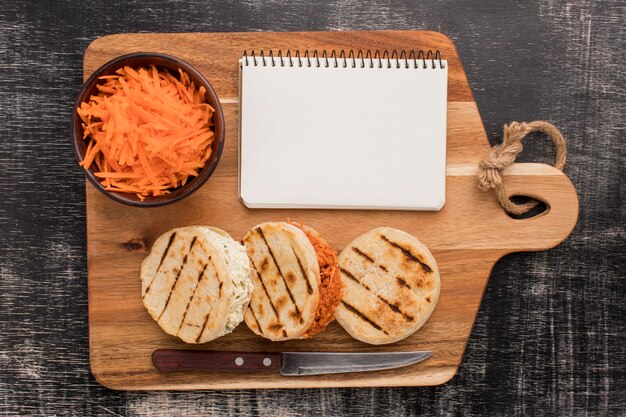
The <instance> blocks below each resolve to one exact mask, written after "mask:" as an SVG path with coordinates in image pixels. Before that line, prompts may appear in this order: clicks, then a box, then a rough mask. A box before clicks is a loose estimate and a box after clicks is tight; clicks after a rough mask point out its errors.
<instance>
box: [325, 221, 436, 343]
mask: <svg viewBox="0 0 626 417" xmlns="http://www.w3.org/2000/svg"><path fill="white" fill-rule="evenodd" d="M339 268H340V272H341V279H342V281H343V282H344V284H345V285H346V290H345V295H344V297H343V299H342V300H341V303H340V304H339V307H338V308H337V311H336V312H335V314H336V318H337V321H338V322H339V324H340V325H341V326H342V327H343V328H344V329H345V330H346V331H347V332H348V333H350V335H351V336H352V337H354V338H355V339H358V340H360V341H362V342H365V343H370V344H374V345H381V344H387V343H393V342H397V341H398V340H402V339H404V338H406V337H408V336H409V335H411V334H412V333H414V332H415V331H416V330H418V329H419V328H420V327H422V325H423V324H424V323H425V322H426V320H428V318H429V317H430V315H431V313H432V312H433V310H434V309H435V305H436V304H437V301H438V299H439V291H440V288H441V282H440V277H439V269H438V268H437V264H436V262H435V259H434V258H433V256H432V255H431V253H430V251H429V250H428V248H426V246H424V245H423V244H422V243H421V242H420V241H419V240H417V239H416V238H415V237H413V236H411V235H410V234H408V233H405V232H403V231H401V230H397V229H392V228H388V227H381V228H377V229H373V230H370V231H369V232H366V233H364V234H362V235H361V236H359V237H357V238H356V239H354V240H353V241H352V242H351V243H350V244H348V245H347V246H346V248H345V249H344V250H343V251H342V252H341V254H340V255H339Z"/></svg>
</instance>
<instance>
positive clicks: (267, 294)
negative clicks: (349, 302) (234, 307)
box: [243, 222, 343, 341]
mask: <svg viewBox="0 0 626 417" xmlns="http://www.w3.org/2000/svg"><path fill="white" fill-rule="evenodd" d="M243 243H244V244H245V246H246V248H247V250H248V256H249V257H250V260H251V263H252V277H253V280H254V283H255V291H254V292H253V294H252V298H251V300H250V304H249V306H248V309H247V310H246V313H245V316H244V317H245V321H246V324H247V325H248V327H250V329H251V330H252V331H253V332H255V333H256V334H258V335H260V336H263V337H265V338H268V339H270V340H274V341H280V340H289V339H299V338H308V337H311V336H313V335H314V334H317V333H319V332H320V331H322V330H323V329H324V328H325V327H326V326H327V325H328V323H329V322H330V321H332V320H333V319H334V310H335V308H336V307H337V304H338V303H339V300H340V299H341V295H342V290H343V284H342V282H341V278H340V277H339V274H338V266H337V258H336V252H335V251H334V250H332V248H330V246H329V245H328V244H327V243H326V241H324V240H323V239H322V238H321V237H320V236H319V234H318V233H317V232H316V231H315V230H313V229H311V228H308V227H303V226H301V225H299V224H297V223H293V224H290V223H284V222H269V223H263V224H260V225H258V226H256V227H254V228H253V229H252V230H250V231H249V232H248V233H247V234H246V236H245V237H244V239H243ZM320 267H321V269H320ZM320 271H321V273H320Z"/></svg>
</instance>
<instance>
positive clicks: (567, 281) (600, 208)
mask: <svg viewBox="0 0 626 417" xmlns="http://www.w3.org/2000/svg"><path fill="white" fill-rule="evenodd" d="M77 4H78V3H77V2H71V1H68V0H61V1H56V2H49V1H23V2H10V1H2V2H1V4H0V6H1V9H0V10H2V12H1V13H0V22H1V24H0V39H1V41H0V57H1V59H0V68H1V70H0V109H2V111H0V118H1V120H2V122H1V123H0V137H1V138H2V145H3V146H2V147H0V186H1V188H2V190H3V191H4V192H5V195H4V197H3V198H2V199H1V200H0V232H1V235H2V240H1V241H0V248H1V250H0V253H2V258H1V259H0V278H1V279H0V306H2V310H0V369H1V370H2V371H1V372H0V415H11V416H13V415H150V416H169V415H172V414H176V415H200V414H202V415H228V416H235V415H251V416H254V415H285V416H306V415H350V414H352V415H366V416H381V415H398V416H399V415H402V416H412V415H417V414H429V415H577V416H579V415H619V414H623V410H624V408H625V404H624V400H623V395H621V394H619V393H620V392H622V393H623V392H624V391H626V385H625V383H624V381H625V379H624V377H623V375H624V372H625V370H624V363H626V357H625V354H624V347H623V341H622V339H623V335H624V333H625V332H626V329H625V326H624V316H625V314H626V312H625V311H624V302H623V300H624V299H625V298H626V294H625V286H624V283H623V277H624V269H623V266H622V265H624V264H625V263H626V260H625V259H624V253H626V247H625V246H626V245H624V232H623V223H624V217H623V207H622V204H623V178H624V168H623V159H624V152H623V147H620V146H619V144H620V142H619V141H620V140H621V138H623V135H624V130H623V123H621V120H622V119H623V114H624V110H625V108H624V90H623V85H624V69H623V52H622V51H623V50H624V39H625V36H624V26H623V24H622V22H623V20H624V9H623V5H622V2H619V1H617V0H610V1H605V2H593V1H590V0H583V1H571V0H545V1H530V2H510V1H502V2H493V1H491V2H490V1H484V0H481V1H476V2H472V3H471V4H470V3H462V2H461V3H459V2H453V1H449V2H439V1H432V0H428V1H424V2H420V3H419V4H416V3H414V2H409V1H397V2H393V3H392V2H372V3H365V2H363V3H361V2H359V3H358V4H357V3H356V2H352V1H348V2H336V3H333V4H326V5H323V4H319V3H317V2H310V1H302V0H296V1H292V2H289V3H284V4H280V3H279V2H275V1H270V2H260V1H258V2H254V1H249V2H223V3H221V4H210V3H208V2H204V1H189V2H187V3H185V4H181V3H176V4H174V3H173V2H169V1H164V0H157V1H155V2H151V3H149V4H148V3H145V2H140V1H136V0H128V1H120V2H117V3H116V6H115V7H112V6H111V5H109V4H108V3H105V2H99V3H96V2H93V3H91V4H89V3H86V4H84V5H82V6H77ZM418 28H422V29H433V30H438V31H441V32H444V33H446V34H448V35H449V36H450V37H451V38H452V39H453V40H454V41H455V43H456V46H457V48H458V50H459V53H460V56H461V58H462V60H463V63H464V65H465V70H466V72H467V76H468V79H469V84H470V86H471V87H472V90H473V94H474V98H475V100H476V102H477V104H478V108H479V110H480V112H481V115H482V119H483V122H484V124H485V128H486V130H487V133H488V135H489V137H490V140H491V143H496V142H498V141H499V138H500V135H501V125H502V124H503V123H505V122H508V121H511V120H534V119H539V118H541V119H546V120H549V121H552V122H554V123H555V124H556V125H557V126H558V127H560V128H561V129H562V131H563V133H564V134H565V136H566V138H567V141H568V153H569V155H568V166H567V167H566V173H567V175H568V176H569V177H570V179H571V180H572V182H573V183H574V184H575V185H576V188H577V190H578V193H579V197H580V203H581V211H580V216H579V221H578V225H577V227H576V229H575V230H574V232H573V234H572V235H571V236H570V238H569V239H568V240H567V241H565V243H563V244H562V245H560V246H559V247H557V248H556V249H552V250H550V251H547V252H536V253H525V254H515V255H509V256H506V257H505V258H504V259H503V260H501V261H500V262H498V264H497V265H496V266H495V268H494V270H493V272H492V274H491V278H490V281H489V285H488V286H487V288H486V291H485V294H484V298H483V302H482V304H481V309H480V312H479V314H478V317H477V319H476V322H475V324H474V329H473V331H472V335H471V337H470V339H469V343H468V346H467V350H466V352H465V355H464V357H463V361H462V363H461V365H460V368H459V372H458V374H457V376H456V377H455V378H453V379H452V381H450V382H448V383H447V384H446V385H443V386H439V387H430V388H429V387H424V388H371V389H325V390H320V389H308V390H270V391H264V390H260V391H253V390H243V391H241V390H240V391H222V392H210V393H204V392H191V393H171V392H154V393H139V392H115V391H110V390H107V389H105V388H102V387H101V386H100V385H99V384H98V383H97V382H96V381H95V380H94V379H93V377H92V376H91V374H90V371H89V356H88V334H87V283H86V278H87V267H86V245H85V227H86V222H85V205H84V204H85V200H84V198H85V197H84V188H83V186H84V178H83V175H82V173H81V172H80V170H78V169H77V167H76V166H75V162H74V160H73V154H72V148H71V145H70V141H69V118H70V113H71V111H72V108H71V106H72V102H73V100H74V97H75V95H76V94H77V92H78V89H79V86H80V84H81V82H82V70H81V69H82V57H83V53H84V50H85V48H86V47H87V45H88V44H89V43H90V42H91V41H92V40H94V39H95V38H97V37H99V36H102V35H106V34H110V33H121V32H129V31H172V32H176V31H178V32H185V31H204V32H209V31H227V32H228V31H246V30H265V31H270V30H292V31H293V30H339V29H342V30H347V29H362V30H363V29H418ZM548 146H549V140H545V139H542V140H541V141H538V142H537V143H533V142H528V144H527V145H526V146H525V150H524V155H523V160H526V161H543V162H549V160H550V158H549V157H544V156H542V155H544V154H545V149H546V148H547V147H548ZM156 237H157V236H142V237H140V236H131V235H129V236H126V240H125V241H124V242H129V241H132V240H133V239H145V243H144V244H150V243H151V242H152V241H153V240H154V239H155V238H156ZM139 245H140V246H141V244H139ZM135 247H137V246H136V245H133V244H132V243H131V244H130V248H129V249H132V248H135ZM139 250H142V249H141V248H140V249H139ZM469 267H471V265H468V268H469Z"/></svg>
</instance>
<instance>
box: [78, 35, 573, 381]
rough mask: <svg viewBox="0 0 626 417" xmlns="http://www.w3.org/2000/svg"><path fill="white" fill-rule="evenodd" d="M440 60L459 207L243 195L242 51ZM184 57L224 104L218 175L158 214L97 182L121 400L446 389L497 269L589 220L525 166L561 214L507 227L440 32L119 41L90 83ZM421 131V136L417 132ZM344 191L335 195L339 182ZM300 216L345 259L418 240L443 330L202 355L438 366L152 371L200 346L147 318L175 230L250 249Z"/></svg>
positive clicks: (518, 186)
mask: <svg viewBox="0 0 626 417" xmlns="http://www.w3.org/2000/svg"><path fill="white" fill-rule="evenodd" d="M370 48H371V49H374V50H381V51H382V50H389V51H391V50H394V49H396V50H403V49H404V50H410V49H411V48H414V49H423V50H433V51H434V50H439V51H441V53H442V56H443V57H444V58H445V59H447V60H448V75H449V76H448V83H449V94H448V104H449V107H450V108H449V111H448V119H447V120H448V135H447V163H446V168H447V171H448V172H447V176H446V204H445V206H444V208H443V209H442V210H441V211H439V212H411V211H365V210H285V209H275V210H269V209H264V210H260V209H255V210H250V209H247V208H246V207H245V206H244V205H243V204H242V203H241V201H240V200H239V198H238V193H237V178H238V175H237V172H238V168H237V161H238V156H237V137H238V131H237V120H238V113H237V111H238V103H237V99H236V97H237V84H238V75H239V74H238V64H237V62H238V59H239V58H241V56H242V51H243V50H247V51H251V50H256V51H259V50H261V49H264V50H266V51H267V50H269V49H272V50H273V51H274V53H276V54H277V52H278V50H284V51H286V50H288V49H291V50H305V49H309V50H318V51H322V50H327V51H331V50H333V49H334V50H341V49H354V50H359V49H362V50H366V49H370ZM137 51H145V52H160V53H167V54H174V55H176V56H177V57H179V58H181V59H183V60H185V61H188V62H189V63H191V64H192V65H193V66H194V67H196V68H197V69H198V70H199V71H200V72H202V73H203V75H204V76H205V77H206V78H207V79H208V80H209V81H210V82H211V83H212V85H213V87H214V88H215V90H216V92H217V94H218V97H220V100H221V101H222V102H223V108H224V117H225V119H226V124H227V127H226V138H225V145H224V151H223V156H222V159H221V161H220V164H219V165H218V168H217V170H216V171H215V173H214V175H213V176H212V177H211V179H210V180H209V182H207V183H206V184H205V185H204V186H203V187H202V188H201V189H200V190H199V191H197V192H196V193H195V194H194V195H192V196H191V197H189V198H187V199H185V200H183V201H180V202H177V203H176V204H171V205H168V206H165V207H160V208H154V209H138V208H130V207H127V206H124V205H121V204H118V203H116V202H113V201H109V199H107V198H106V196H103V195H102V194H101V193H99V192H98V191H97V190H96V189H95V187H93V186H92V185H91V184H90V183H89V184H87V265H88V270H89V274H88V281H89V344H90V355H91V370H92V372H93V374H94V376H95V377H96V379H97V380H98V381H99V382H100V383H102V384H103V385H105V386H107V387H109V388H114V389H223V388H312V387H355V386H364V387H367V386H413V385H438V384H442V383H444V382H447V381H448V380H450V379H451V378H452V377H453V376H454V374H455V373H456V370H457V368H458V366H459V364H460V362H461V357H462V355H463V351H464V350H465V345H466V343H467V339H468V338H469V335H470V331H471V328H472V324H473V322H474V318H475V317H476V313H477V312H478V307H479V305H480V299H481V297H482V293H483V291H484V288H485V284H486V282H487V278H488V276H489V272H490V271H491V269H492V268H493V265H494V263H495V262H496V261H497V260H498V259H499V258H500V257H501V256H502V255H504V254H507V253H510V252H513V251H518V250H526V251H529V250H540V249H547V248H550V247H553V246H556V245H557V244H559V243H561V242H562V241H563V240H564V239H565V238H566V237H567V236H568V235H569V234H570V232H571V231H572V229H573V228H574V226H575V225H576V220H577V218H578V198H577V195H576V191H575V190H574V187H573V186H572V184H571V183H570V181H569V180H568V179H567V177H566V176H565V175H564V174H563V173H561V172H560V171H558V170H556V169H554V168H551V167H550V166H548V165H542V164H521V165H514V166H512V167H511V169H510V170H509V171H508V172H507V173H506V174H505V181H506V184H507V187H508V192H510V193H512V194H511V195H523V196H533V197H536V198H538V199H540V200H542V201H544V202H545V203H546V204H547V205H548V206H549V210H547V211H546V212H544V213H542V214H541V215H539V216H536V217H533V218H530V219H512V218H510V217H509V216H507V215H506V213H505V212H504V210H503V209H502V207H500V205H499V204H498V202H497V201H496V198H495V195H494V194H493V193H483V192H481V191H479V190H478V188H477V180H476V167H477V165H478V162H479V161H480V159H481V158H482V157H484V155H485V154H486V153H487V151H488V150H489V143H488V141H487V136H486V134H485V131H484V129H483V127H482V122H481V120H480V115H479V114H478V111H477V109H476V106H475V103H474V101H473V99H472V96H471V93H470V90H469V86H468V84H467V79H466V77H465V72H464V70H463V67H462V65H461V62H460V60H459V57H458V54H457V52H456V48H455V47H454V44H453V43H452V41H450V39H449V38H447V37H446V36H445V35H442V34H440V33H436V32H427V31H362V32H302V33H297V32H296V33H272V32H270V33H254V34H251V33H206V34H197V33H196V34H167V35H150V34H147V35H145V34H135V35H112V36H106V37H104V38H100V39H97V40H96V41H94V42H93V43H92V44H91V45H90V46H89V47H88V48H87V51H86V52H85V60H84V68H85V72H84V78H85V79H87V78H88V77H89V76H90V75H91V73H92V72H93V70H94V69H95V68H97V67H98V66H100V65H102V64H103V63H105V62H107V61H109V60H111V59H113V58H115V57H116V56H119V55H124V54H127V53H131V52H137ZM409 128H410V126H407V129H409ZM331 186H332V184H331ZM287 217H290V218H292V219H296V220H297V221H300V222H303V223H304V224H307V225H310V226H311V227H313V228H315V229H316V230H317V231H318V232H319V233H320V234H321V235H322V236H324V237H325V238H326V239H327V240H328V242H329V243H330V244H331V245H332V246H334V247H335V249H337V250H338V251H341V250H342V249H343V247H344V246H345V245H346V244H348V243H349V242H350V241H351V240H352V239H354V238H355V237H357V236H358V235H360V234H362V233H365V232H366V231H368V230H371V229H374V228H376V227H381V226H389V227H395V228H398V229H401V230H404V231H406V232H408V233H411V234H413V235H414V236H417V237H418V238H419V239H420V240H421V241H422V242H424V243H425V244H426V245H427V246H428V247H429V249H430V250H431V251H432V253H433V255H434V256H435V259H436V260H437V264H438V266H439V271H440V273H441V280H442V286H441V296H440V298H439V303H438V304H437V307H436V309H435V311H434V313H433V314H432V316H431V317H430V319H429V321H428V322H427V323H426V324H425V325H424V327H422V328H421V329H420V330H419V331H418V332H416V333H414V334H413V335H411V336H409V337H408V338H406V339H405V340H402V341H400V342H396V343H393V344H390V345H385V346H369V345H366V344H364V343H361V342H358V341H357V340H355V339H353V338H352V337H350V336H349V335H348V334H347V333H346V332H345V331H344V330H343V329H341V327H340V326H338V325H337V323H333V324H332V325H331V326H330V327H329V329H328V330H327V331H325V332H323V333H322V334H319V335H318V336H316V337H314V338H313V339H311V340H306V341H305V340H293V341H289V342H286V343H275V342H271V341H268V340H267V339H264V338H262V337H259V336H257V335H255V334H254V333H253V332H251V331H250V330H249V329H248V328H247V327H246V326H245V325H241V326H239V327H237V329H236V330H235V331H234V332H233V333H232V334H229V335H227V336H224V337H222V338H220V339H218V340H215V341H212V342H211V343H207V344H204V345H202V346H201V347H200V348H202V349H211V350H226V351H228V350H230V351H241V350H246V351H253V352H254V351H262V352H265V351H281V350H282V351H313V352H316V351H340V352H345V351H353V352H359V351H371V352H384V351H406V350H430V351H433V356H432V358H431V359H428V360H427V361H424V362H423V363H420V364H417V365H414V366H410V367H405V368H400V369H394V370H389V371H379V372H368V373H364V374H358V375H357V374H335V375H323V376H318V375H315V376H301V377H298V378H289V377H285V376H282V375H280V374H278V373H270V374H268V373H251V374H246V375H239V374H233V373H224V372H212V373H206V372H204V373H203V372H187V373H178V374H163V373H159V372H158V371H157V370H156V369H155V367H154V366H153V365H152V363H151V361H150V357H151V354H152V352H153V351H154V350H155V349H158V348H177V347H178V348H185V347H188V346H189V345H186V344H185V343H183V342H181V341H180V340H178V339H176V338H173V337H171V336H169V335H167V334H166V333H164V332H163V331H162V330H161V329H160V328H159V327H158V325H157V324H156V323H155V322H154V321H153V320H152V318H151V317H150V316H149V315H148V313H147V311H145V309H144V307H143V305H142V302H141V298H140V297H139V295H140V294H141V289H140V279H139V269H140V266H141V261H142V260H143V258H145V257H146V256H147V254H148V253H149V251H150V248H151V247H152V244H153V243H154V240H156V238H158V237H159V236H160V235H161V234H163V233H165V232H166V231H167V230H169V229H172V228H174V227H182V226H190V225H197V224H200V225H209V226H216V227H219V228H221V229H224V230H226V231H227V232H229V233H230V234H231V235H232V236H233V237H234V238H235V239H237V240H240V239H242V238H243V236H244V234H245V233H246V232H247V231H248V230H249V229H250V228H251V227H253V226H254V225H256V224H259V223H262V222H264V221H270V220H281V219H286V218H287Z"/></svg>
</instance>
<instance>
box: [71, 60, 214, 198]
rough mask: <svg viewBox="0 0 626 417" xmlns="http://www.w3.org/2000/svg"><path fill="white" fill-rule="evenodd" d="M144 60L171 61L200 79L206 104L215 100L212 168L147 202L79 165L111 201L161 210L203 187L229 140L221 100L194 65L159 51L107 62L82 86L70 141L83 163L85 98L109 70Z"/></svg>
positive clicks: (75, 107)
mask: <svg viewBox="0 0 626 417" xmlns="http://www.w3.org/2000/svg"><path fill="white" fill-rule="evenodd" d="M142 58H144V59H154V58H157V59H160V60H164V61H167V62H170V63H172V64H173V65H174V66H178V67H180V69H181V70H183V71H184V72H186V73H187V74H188V75H189V76H190V78H192V80H194V79H197V80H199V81H200V84H201V85H202V86H203V87H205V88H206V90H207V91H206V93H205V94H207V95H208V96H209V100H207V101H210V100H212V101H213V102H214V103H210V104H211V105H212V106H213V107H214V108H215V112H214V113H213V117H214V118H215V126H218V125H219V126H220V127H221V129H220V132H219V136H218V132H217V129H215V138H216V141H217V146H216V149H215V150H214V151H215V154H216V155H215V158H213V159H212V161H211V162H210V164H209V165H205V166H204V167H203V168H202V169H201V170H200V173H199V174H198V175H197V176H196V177H194V178H193V179H192V180H191V181H189V182H187V183H186V184H185V185H183V186H182V187H179V188H177V189H176V190H174V191H173V192H172V193H170V194H164V195H163V196H159V197H156V198H154V197H153V198H150V199H146V200H143V201H141V200H134V199H131V198H127V195H131V194H128V193H119V192H115V191H109V190H107V189H105V188H104V186H103V185H102V184H100V182H99V181H98V179H97V178H96V177H95V175H94V174H93V172H91V170H89V169H85V168H83V167H81V166H80V165H79V168H80V169H81V170H82V171H83V173H84V175H85V177H87V179H88V180H89V182H91V183H92V184H93V185H94V186H95V187H96V189H97V190H98V191H100V192H101V193H102V194H104V195H106V196H107V197H109V198H111V199H112V200H115V201H117V202H118V203H122V204H125V205H128V206H133V207H160V206H164V205H167V204H171V203H174V202H176V201H178V200H181V199H182V198H184V197H187V196H189V195H190V194H192V193H193V192H194V191H196V190H197V189H199V188H200V187H201V186H202V185H204V183H205V182H206V181H207V180H208V179H209V178H210V177H211V176H212V175H213V172H215V169H216V168H217V165H218V163H219V161H220V159H221V156H222V151H223V149H224V141H225V139H226V134H225V131H226V124H225V121H224V111H223V109H222V106H221V103H220V101H219V97H218V96H217V93H216V92H215V90H214V89H213V86H212V85H211V83H210V82H209V80H207V79H206V77H204V75H202V73H201V72H200V71H198V70H197V69H196V68H195V67H194V66H192V65H191V64H189V63H188V62H186V61H183V60H182V59H180V58H177V57H175V56H172V55H168V54H163V53H159V52H133V53H130V54H125V55H120V56H118V57H116V58H113V59H112V60H110V61H107V62H106V63H104V64H103V65H101V66H100V67H99V68H97V69H96V70H94V71H93V73H92V74H91V75H90V76H89V78H87V80H86V81H85V82H84V83H83V84H82V87H81V89H80V91H79V93H78V95H77V97H76V100H75V101H74V107H73V108H72V120H71V129H70V130H71V140H72V147H73V148H74V157H75V159H76V162H77V163H80V162H81V161H82V160H83V155H82V153H81V149H80V147H79V139H80V140H83V138H82V137H80V138H79V136H82V135H79V131H78V129H77V128H76V126H78V124H77V122H80V117H79V116H78V112H77V111H76V109H77V108H78V107H79V106H80V104H81V103H82V102H83V101H84V100H85V99H88V97H85V96H86V94H87V92H88V91H89V90H90V89H91V87H92V85H94V83H97V82H98V78H99V77H100V76H101V75H102V73H103V72H105V71H108V70H110V69H111V68H114V67H118V68H119V67H122V66H123V65H124V62H126V61H128V60H130V59H142ZM159 65H160V64H156V66H157V67H158V66H159ZM80 131H81V133H82V129H80ZM133 195H134V194H133Z"/></svg>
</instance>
